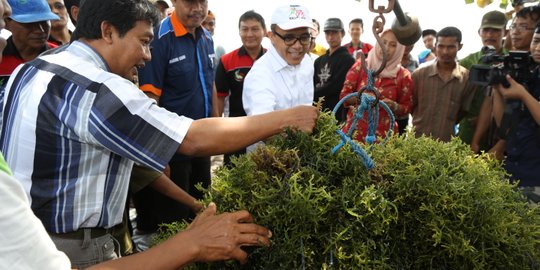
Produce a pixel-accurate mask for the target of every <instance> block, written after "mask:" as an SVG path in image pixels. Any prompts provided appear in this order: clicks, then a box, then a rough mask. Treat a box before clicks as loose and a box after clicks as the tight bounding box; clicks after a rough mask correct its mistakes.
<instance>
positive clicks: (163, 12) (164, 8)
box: [155, 1, 169, 20]
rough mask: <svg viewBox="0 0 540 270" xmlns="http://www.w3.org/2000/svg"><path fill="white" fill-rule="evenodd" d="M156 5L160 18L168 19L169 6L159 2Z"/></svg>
mask: <svg viewBox="0 0 540 270" xmlns="http://www.w3.org/2000/svg"><path fill="white" fill-rule="evenodd" d="M155 5H156V7H157V8H158V10H159V18H160V19H161V20H163V19H165V17H167V11H168V10H169V7H168V6H167V4H165V3H163V2H162V1H158V2H156V3H155Z"/></svg>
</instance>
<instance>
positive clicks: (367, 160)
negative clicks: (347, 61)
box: [332, 70, 395, 169]
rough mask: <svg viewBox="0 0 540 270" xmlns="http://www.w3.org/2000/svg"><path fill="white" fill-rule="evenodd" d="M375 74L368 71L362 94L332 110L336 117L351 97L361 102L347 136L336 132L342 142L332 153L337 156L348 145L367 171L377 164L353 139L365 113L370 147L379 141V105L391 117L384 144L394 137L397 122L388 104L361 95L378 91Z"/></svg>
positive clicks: (367, 140) (367, 138) (367, 139)
mask: <svg viewBox="0 0 540 270" xmlns="http://www.w3.org/2000/svg"><path fill="white" fill-rule="evenodd" d="M373 74H374V71H373V70H368V76H367V78H368V83H367V85H366V86H365V87H363V88H362V89H361V91H360V92H356V93H351V94H348V95H347V96H345V97H344V98H342V99H341V100H340V101H339V102H338V103H337V104H336V106H335V107H334V110H332V113H333V114H334V115H336V113H337V110H338V109H339V108H340V107H341V106H342V105H343V103H345V101H346V100H347V99H349V98H351V97H355V96H356V97H358V99H359V100H360V101H361V102H360V106H358V108H357V109H356V111H355V112H354V119H353V122H352V125H351V127H350V128H349V130H348V131H347V134H345V133H344V132H343V131H341V130H340V129H338V130H337V131H336V132H337V133H338V134H339V136H340V137H341V142H340V143H339V144H338V145H337V146H335V147H334V148H333V149H332V153H333V154H335V153H336V152H337V151H338V150H339V149H340V148H341V147H343V146H344V145H345V144H346V143H347V144H349V145H350V146H351V147H352V149H353V152H354V153H356V154H357V155H358V156H359V157H360V158H361V159H362V162H363V163H364V166H366V168H367V169H372V168H373V167H374V165H375V164H374V163H373V160H372V159H371V157H369V155H368V154H367V153H366V151H365V150H364V149H363V148H362V147H361V146H360V145H359V144H358V143H356V142H354V141H353V140H352V139H351V137H352V135H353V133H354V131H355V130H356V126H357V124H358V121H359V120H360V119H362V118H363V117H364V112H367V116H368V132H367V135H366V142H367V143H368V144H370V145H372V144H373V143H374V142H375V141H376V139H377V137H376V135H375V132H376V130H377V126H378V125H379V104H381V105H382V107H383V109H384V110H385V111H386V112H387V113H388V115H389V116H390V129H389V130H388V132H387V134H386V135H387V136H386V138H385V139H384V140H383V143H385V142H386V140H387V139H388V137H389V136H391V135H392V132H393V130H394V122H395V118H394V114H393V113H392V110H390V107H388V105H386V103H384V102H382V101H379V102H376V98H375V97H373V96H371V95H366V94H360V93H361V92H364V91H370V92H373V93H374V92H375V91H376V89H375V79H374V76H373Z"/></svg>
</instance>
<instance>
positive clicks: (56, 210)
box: [0, 0, 317, 268]
mask: <svg viewBox="0 0 540 270" xmlns="http://www.w3.org/2000/svg"><path fill="white" fill-rule="evenodd" d="M158 16H159V15H158V12H157V10H156V9H155V8H154V7H153V6H152V5H151V4H150V3H149V2H147V1H146V0H117V1H114V2H113V1H109V0H93V1H88V2H87V3H86V4H85V8H84V9H82V10H81V12H80V14H79V17H78V18H79V21H78V25H77V30H76V36H77V38H78V40H77V41H75V42H73V43H72V44H71V45H70V46H69V47H67V48H66V49H65V50H64V51H62V52H59V53H57V54H53V55H46V56H42V57H39V58H37V59H35V60H34V61H31V62H28V63H26V64H24V65H21V66H19V67H18V68H17V69H16V70H15V72H14V74H13V76H12V77H11V78H10V80H9V81H8V83H7V85H6V93H5V96H4V103H3V104H4V105H3V106H4V107H3V109H4V110H3V115H2V119H3V127H2V131H1V134H0V149H1V151H2V153H3V154H4V156H5V158H6V161H7V163H8V165H9V166H10V167H11V169H12V171H13V174H14V176H15V178H17V179H19V181H20V182H21V184H22V186H23V188H24V190H25V192H26V194H27V196H28V197H29V199H30V203H31V207H32V210H33V211H34V213H35V215H36V216H37V217H38V218H39V219H40V220H41V222H42V223H43V225H44V226H45V228H46V230H47V231H48V232H49V234H50V236H51V238H52V239H53V241H54V242H55V244H56V245H57V248H58V249H60V250H62V251H64V252H66V254H67V255H68V257H69V258H70V260H71V261H72V267H77V268H84V267H87V266H89V265H92V264H95V263H98V262H100V261H103V260H108V259H112V258H114V257H115V253H114V240H113V239H112V237H111V235H110V229H111V228H112V227H114V226H115V225H117V224H119V223H120V222H121V221H122V213H123V210H124V205H125V201H126V195H127V189H128V181H129V176H130V173H131V168H132V165H133V163H134V162H137V163H139V164H142V165H144V166H146V167H149V168H152V169H154V170H158V171H162V170H163V169H164V168H165V165H166V164H167V162H168V161H169V159H170V158H171V157H172V156H173V154H174V153H182V154H187V155H203V156H204V155H213V154H220V153H224V152H231V151H234V150H237V149H240V148H242V147H245V146H246V145H249V144H251V143H254V142H256V141H260V140H262V139H264V138H266V137H268V136H272V135H274V134H277V133H280V132H281V131H282V130H283V129H284V128H285V127H291V126H292V127H295V128H297V129H299V130H303V131H308V132H310V131H311V130H312V128H313V126H314V124H315V120H316V117H317V109H316V108H314V107H312V106H299V107H295V108H292V109H289V110H282V111H277V112H274V113H268V114H263V115H259V116H254V117H237V118H210V119H201V120H197V121H193V120H192V119H189V118H186V117H182V116H178V115H176V114H174V113H171V112H168V111H167V110H165V109H163V108H160V107H158V106H157V105H156V103H155V101H153V100H151V99H149V98H147V97H146V96H145V95H144V94H143V93H142V92H141V91H139V90H138V89H137V88H136V87H135V86H134V85H133V84H132V83H131V82H130V79H131V78H132V76H133V74H134V71H135V70H136V68H137V67H140V66H143V65H144V62H145V61H148V60H150V57H151V55H150V48H149V44H150V42H151V40H152V39H153V37H154V35H153V31H152V28H153V26H154V25H155V24H157V23H158ZM216 136H217V137H220V138H222V139H221V140H219V141H218V140H215V137H216ZM248 233H249V232H248ZM243 244H245V243H238V245H243Z"/></svg>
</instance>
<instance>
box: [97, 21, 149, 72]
mask: <svg viewBox="0 0 540 270" xmlns="http://www.w3.org/2000/svg"><path fill="white" fill-rule="evenodd" d="M153 37H154V34H153V29H152V24H150V23H149V22H147V21H137V22H136V23H135V27H133V28H132V29H131V30H129V31H128V32H127V33H126V34H125V35H124V36H123V37H120V36H119V35H118V32H117V31H113V34H112V40H113V41H112V46H114V47H113V49H112V50H113V53H112V54H111V55H116V57H115V59H114V61H112V60H111V59H109V60H108V61H107V64H108V65H109V67H110V69H111V72H112V73H114V74H117V75H119V76H122V77H124V78H126V79H128V80H130V81H132V80H133V76H134V74H136V69H137V68H138V67H143V66H144V63H145V62H147V61H150V59H151V54H150V42H151V41H152V39H153ZM134 70H135V71H134Z"/></svg>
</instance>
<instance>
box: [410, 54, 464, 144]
mask: <svg viewBox="0 0 540 270" xmlns="http://www.w3.org/2000/svg"><path fill="white" fill-rule="evenodd" d="M412 78H413V81H414V92H413V109H412V117H413V121H412V123H413V126H414V128H415V131H416V134H418V135H421V134H423V135H426V136H431V137H433V138H434V139H439V140H441V141H450V139H451V137H452V135H454V126H455V124H456V123H457V121H458V114H459V112H460V111H467V110H468V109H469V106H470V104H471V100H472V97H473V94H474V91H472V90H471V88H470V87H469V86H468V83H467V81H468V80H469V71H468V70H467V69H466V68H464V67H462V66H460V65H459V64H457V63H456V67H455V68H454V70H453V71H452V76H451V78H450V80H448V81H444V80H443V79H442V78H441V76H440V75H439V71H438V69H437V61H433V62H432V63H430V64H428V65H427V66H424V67H420V68H419V69H417V70H415V71H414V72H413V74H412Z"/></svg>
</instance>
